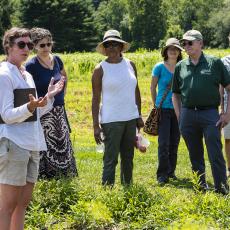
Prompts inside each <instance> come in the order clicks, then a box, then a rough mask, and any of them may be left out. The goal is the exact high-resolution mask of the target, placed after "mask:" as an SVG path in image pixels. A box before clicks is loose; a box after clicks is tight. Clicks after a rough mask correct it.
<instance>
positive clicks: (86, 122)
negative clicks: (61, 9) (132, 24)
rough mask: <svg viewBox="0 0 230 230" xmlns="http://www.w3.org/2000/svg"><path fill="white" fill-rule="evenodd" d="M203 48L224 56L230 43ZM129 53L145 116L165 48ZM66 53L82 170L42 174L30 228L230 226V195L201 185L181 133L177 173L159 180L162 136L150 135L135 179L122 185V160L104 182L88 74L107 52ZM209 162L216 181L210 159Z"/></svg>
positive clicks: (68, 102) (69, 99) (137, 155)
mask: <svg viewBox="0 0 230 230" xmlns="http://www.w3.org/2000/svg"><path fill="white" fill-rule="evenodd" d="M206 52H207V53H210V54H213V55H215V56H219V57H223V56H225V55H227V54H230V50H206ZM125 56H126V57H128V58H130V59H131V60H132V61H134V62H135V64H136V66H137V70H138V78H139V86H140V90H141V95H142V107H143V109H142V111H143V115H144V116H147V114H148V112H149V110H150V108H151V99H150V81H151V70H152V67H153V66H154V64H155V63H156V62H158V61H160V60H161V57H160V53H159V52H158V51H154V52H144V51H140V52H136V53H128V54H126V55H125ZM61 57H62V59H63V61H64V63H65V68H66V70H67V73H68V76H69V84H68V93H67V97H66V108H67V112H68V115H69V119H70V123H71V127H72V133H71V138H72V142H73V146H74V150H75V156H76V160H77V167H78V171H79V177H77V178H74V179H69V180H66V179H62V180H59V181H55V180H52V181H39V182H38V183H37V185H36V188H35V191H34V195H33V201H32V203H31V205H30V207H29V209H28V212H27V214H26V229H37V230H42V229H43V230H45V229H54V230H61V229H98V230H99V229H119V230H120V229H146V230H147V229H191V230H196V229H199V230H202V229H229V228H230V227H229V226H230V197H229V196H226V197H224V196H221V195H218V194H215V193H213V192H208V193H206V194H203V193H200V192H198V191H196V186H197V178H196V177H194V176H193V175H192V173H191V168H190V162H189V159H188V152H187V149H186V147H185V144H184V142H183V140H181V142H180V146H179V152H178V164H177V171H176V174H177V176H178V178H179V180H178V181H170V183H169V184H167V185H165V186H163V187H161V186H159V185H158V184H157V182H156V176H155V174H156V168H157V138H156V137H148V138H149V140H150V141H151V145H150V147H149V148H148V151H147V152H146V153H145V154H143V153H140V152H138V151H136V153H135V160H134V184H133V186H132V187H130V188H124V187H122V186H121V185H120V181H119V165H118V166H117V172H116V185H115V187H114V188H113V189H108V188H107V189H104V188H102V186H101V172H102V156H103V155H102V154H100V153H97V152H96V151H95V146H96V145H95V143H94V139H93V130H92V120H91V74H92V70H93V69H94V67H95V65H96V64H97V63H99V62H100V61H101V60H103V56H101V55H99V54H94V53H75V54H62V55H61ZM206 158H207V154H206ZM206 168H207V180H208V183H209V184H210V186H211V187H213V180H212V176H211V172H210V165H209V162H208V161H207V160H206Z"/></svg>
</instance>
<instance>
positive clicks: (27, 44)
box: [15, 41, 34, 50]
mask: <svg viewBox="0 0 230 230" xmlns="http://www.w3.org/2000/svg"><path fill="white" fill-rule="evenodd" d="M15 44H16V45H17V46H18V48H19V49H24V48H25V47H26V46H27V47H28V49H29V50H32V49H33V48H34V44H33V43H32V42H24V41H20V42H15Z"/></svg>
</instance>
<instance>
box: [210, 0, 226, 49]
mask: <svg viewBox="0 0 230 230" xmlns="http://www.w3.org/2000/svg"><path fill="white" fill-rule="evenodd" d="M229 12H230V0H226V1H224V3H223V7H222V8H221V9H217V10H214V11H213V12H212V13H211V16H210V18H209V20H208V27H209V28H210V30H211V32H212V40H211V41H210V46H214V47H221V48H226V47H228V46H229V41H228V38H227V37H228V36H229V33H230V14H229Z"/></svg>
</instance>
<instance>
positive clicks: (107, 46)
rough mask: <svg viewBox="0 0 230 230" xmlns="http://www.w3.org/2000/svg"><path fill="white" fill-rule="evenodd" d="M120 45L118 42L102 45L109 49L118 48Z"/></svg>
mask: <svg viewBox="0 0 230 230" xmlns="http://www.w3.org/2000/svg"><path fill="white" fill-rule="evenodd" d="M120 44H121V43H119V42H105V43H103V46H104V48H109V47H110V46H112V47H118V46H119V45H120Z"/></svg>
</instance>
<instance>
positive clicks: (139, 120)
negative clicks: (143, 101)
mask: <svg viewBox="0 0 230 230" xmlns="http://www.w3.org/2000/svg"><path fill="white" fill-rule="evenodd" d="M143 127H144V121H143V119H142V117H139V118H137V129H139V130H140V129H141V128H143Z"/></svg>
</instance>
